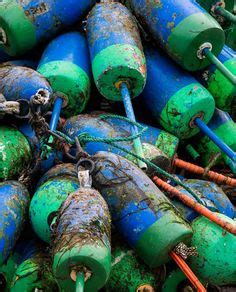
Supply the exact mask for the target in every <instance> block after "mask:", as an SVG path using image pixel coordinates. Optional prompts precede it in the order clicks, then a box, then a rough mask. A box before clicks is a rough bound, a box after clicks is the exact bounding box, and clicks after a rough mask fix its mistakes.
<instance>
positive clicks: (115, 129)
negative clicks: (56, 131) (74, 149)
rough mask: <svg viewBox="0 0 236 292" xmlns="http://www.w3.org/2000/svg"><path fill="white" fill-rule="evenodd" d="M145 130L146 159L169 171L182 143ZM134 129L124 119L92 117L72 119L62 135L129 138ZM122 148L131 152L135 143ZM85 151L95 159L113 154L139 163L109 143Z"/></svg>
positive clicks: (157, 131)
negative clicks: (100, 153)
mask: <svg viewBox="0 0 236 292" xmlns="http://www.w3.org/2000/svg"><path fill="white" fill-rule="evenodd" d="M143 126H144V127H147V130H146V131H144V132H143V134H142V136H141V142H142V146H143V150H144V156H145V158H146V159H148V160H151V161H152V162H154V163H156V164H157V165H159V166H162V167H164V168H165V169H168V170H169V169H170V167H171V165H170V163H171V159H172V158H173V157H174V155H175V154H176V150H177V147H178V143H179V139H178V138H177V137H175V136H174V135H171V134H169V133H168V132H165V131H163V130H160V129H158V128H155V127H151V126H147V125H143ZM131 128H132V125H131V124H130V123H128V122H127V121H125V120H122V117H121V119H120V118H118V117H114V116H112V115H109V114H108V115H107V114H103V113H91V114H84V115H79V116H74V117H72V118H69V119H68V120H67V121H66V123H65V124H64V125H63V129H62V131H63V133H65V134H66V135H68V136H69V137H70V138H71V139H75V138H76V137H78V136H79V135H80V134H85V133H86V134H89V135H91V136H93V137H97V138H118V137H123V138H125V137H129V136H130V135H131V133H132V129H131ZM150 144H151V145H150ZM118 145H119V146H121V147H123V148H125V149H126V150H127V151H133V149H132V147H133V144H132V141H123V142H119V143H118ZM152 145H153V146H155V148H156V149H155V148H153V147H152ZM84 150H85V151H86V152H88V153H89V154H90V155H94V154H95V153H96V152H98V151H110V152H113V153H116V154H118V155H121V156H123V157H126V158H127V159H129V160H131V161H133V162H136V160H135V159H134V158H133V157H132V156H131V155H129V154H127V153H125V152H123V151H121V150H119V149H117V148H116V147H113V146H112V145H109V144H107V143H101V142H90V143H87V144H86V145H85V146H84Z"/></svg>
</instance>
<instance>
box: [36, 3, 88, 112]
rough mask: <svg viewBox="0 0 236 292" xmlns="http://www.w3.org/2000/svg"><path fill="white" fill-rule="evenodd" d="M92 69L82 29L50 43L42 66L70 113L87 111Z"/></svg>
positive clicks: (42, 72)
mask: <svg viewBox="0 0 236 292" xmlns="http://www.w3.org/2000/svg"><path fill="white" fill-rule="evenodd" d="M71 9H73V7H71ZM90 71H91V69H90V59H89V51H88V45H87V41H86V39H85V37H84V35H83V34H82V33H79V32H69V33H66V34H63V35H60V36H59V37H57V38H56V39H54V40H53V41H52V42H51V43H49V45H48V46H47V48H46V49H45V51H44V53H43V55H42V57H41V60H40V63H39V65H38V72H39V73H41V74H42V75H43V76H44V77H46V78H47V80H48V81H49V82H50V84H51V86H52V89H53V91H54V93H55V98H62V99H63V102H64V105H63V106H64V114H66V116H72V115H75V114H78V113H80V112H82V111H83V110H84V108H85V106H86V104H87V102H88V99H89V95H90V78H91V72H90Z"/></svg>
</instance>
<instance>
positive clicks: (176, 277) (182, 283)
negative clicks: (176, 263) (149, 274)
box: [161, 269, 194, 292]
mask: <svg viewBox="0 0 236 292" xmlns="http://www.w3.org/2000/svg"><path fill="white" fill-rule="evenodd" d="M189 288H190V289H189ZM182 289H184V291H185V289H186V291H194V290H193V289H192V287H191V285H190V283H189V282H188V280H187V278H186V277H185V275H184V273H183V272H182V271H181V270H179V269H178V270H172V271H171V272H170V273H169V274H168V275H167V277H166V279H165V282H164V283H163V285H162V289H161V291H162V292H176V291H179V290H182Z"/></svg>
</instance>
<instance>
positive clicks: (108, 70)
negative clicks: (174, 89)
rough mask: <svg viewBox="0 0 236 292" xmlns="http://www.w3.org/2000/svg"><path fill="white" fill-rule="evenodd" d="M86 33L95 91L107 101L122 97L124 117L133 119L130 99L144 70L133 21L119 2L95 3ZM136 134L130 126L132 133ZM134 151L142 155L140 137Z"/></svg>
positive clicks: (143, 77) (137, 91)
mask: <svg viewBox="0 0 236 292" xmlns="http://www.w3.org/2000/svg"><path fill="white" fill-rule="evenodd" d="M87 34H88V42H89V49H90V57H91V62H92V71H93V77H94V80H95V83H96V85H97V88H98V90H99V91H100V93H101V94H102V95H103V96H105V97H106V98H107V99H109V100H113V101H122V100H123V103H124V107H125V111H126V115H127V117H128V118H129V119H130V120H132V121H133V122H135V114H134V111H133V106H132V102H131V98H132V97H136V96H138V95H139V94H140V93H141V92H142V90H143V87H144V85H145V82H146V73H147V72H146V61H145V56H144V54H143V48H142V44H141V39H140V35H139V31H138V27H137V23H136V20H135V19H134V17H133V15H132V14H131V13H130V12H129V10H128V9H127V8H126V7H125V6H123V5H122V4H121V3H116V2H104V3H98V4H96V5H95V7H94V8H93V9H92V11H91V12H90V14H89V17H88V20H87ZM137 133H138V129H137V127H136V125H133V127H132V134H134V135H135V134H137ZM134 150H135V152H136V154H138V155H139V156H141V157H143V156H144V154H143V149H142V144H141V141H140V138H136V139H134ZM138 164H139V167H140V168H143V169H146V167H147V166H146V164H144V163H143V162H142V161H140V160H139V161H138Z"/></svg>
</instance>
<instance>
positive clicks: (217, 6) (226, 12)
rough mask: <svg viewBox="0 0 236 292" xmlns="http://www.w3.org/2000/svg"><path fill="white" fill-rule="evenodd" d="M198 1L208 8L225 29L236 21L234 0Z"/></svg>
mask: <svg viewBox="0 0 236 292" xmlns="http://www.w3.org/2000/svg"><path fill="white" fill-rule="evenodd" d="M197 2H198V3H199V4H200V5H201V6H202V7H203V8H204V9H206V11H208V12H209V13H210V14H211V15H212V16H213V17H214V18H215V19H216V20H217V21H218V22H219V23H220V25H221V26H222V27H223V28H224V29H227V28H228V27H229V26H230V25H231V23H233V22H234V21H236V17H235V16H234V15H233V12H234V7H235V1H234V0H219V1H216V0H197ZM234 18H235V20H234Z"/></svg>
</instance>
